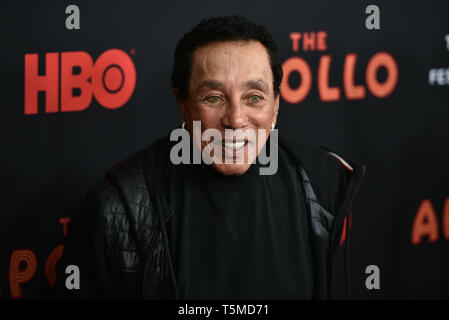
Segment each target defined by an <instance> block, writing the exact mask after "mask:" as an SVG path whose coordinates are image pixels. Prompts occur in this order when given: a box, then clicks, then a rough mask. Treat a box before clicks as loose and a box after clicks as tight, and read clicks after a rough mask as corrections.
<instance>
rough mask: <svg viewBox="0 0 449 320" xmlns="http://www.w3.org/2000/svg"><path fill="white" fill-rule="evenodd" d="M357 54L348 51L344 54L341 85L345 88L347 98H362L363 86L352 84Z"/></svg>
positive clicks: (363, 94)
mask: <svg viewBox="0 0 449 320" xmlns="http://www.w3.org/2000/svg"><path fill="white" fill-rule="evenodd" d="M356 61H357V55H356V54H355V53H350V54H348V55H347V56H346V60H345V66H344V69H343V86H344V89H345V94H346V98H347V99H348V100H355V99H364V98H365V87H364V86H362V85H359V86H356V85H354V72H355V64H356Z"/></svg>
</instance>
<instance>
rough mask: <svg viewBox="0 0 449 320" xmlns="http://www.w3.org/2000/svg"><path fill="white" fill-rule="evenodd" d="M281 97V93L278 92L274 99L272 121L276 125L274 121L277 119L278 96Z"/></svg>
mask: <svg viewBox="0 0 449 320" xmlns="http://www.w3.org/2000/svg"><path fill="white" fill-rule="evenodd" d="M280 97H281V94H278V95H277V97H276V98H275V99H274V114H273V123H274V124H275V125H276V121H277V119H278V112H279V98H280Z"/></svg>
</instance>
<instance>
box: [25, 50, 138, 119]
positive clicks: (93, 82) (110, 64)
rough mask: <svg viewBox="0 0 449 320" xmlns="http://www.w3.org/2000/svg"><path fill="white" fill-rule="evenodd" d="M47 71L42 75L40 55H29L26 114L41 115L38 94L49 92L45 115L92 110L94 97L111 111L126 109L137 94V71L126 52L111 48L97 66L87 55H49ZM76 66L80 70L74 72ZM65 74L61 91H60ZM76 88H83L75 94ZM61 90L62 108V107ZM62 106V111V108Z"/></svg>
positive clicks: (26, 72)
mask: <svg viewBox="0 0 449 320" xmlns="http://www.w3.org/2000/svg"><path fill="white" fill-rule="evenodd" d="M45 64H46V69H45V70H46V71H45V74H44V75H39V74H38V55H37V54H25V114H27V115H28V114H37V113H38V99H37V98H38V92H40V91H43V92H45V100H46V101H45V113H51V112H58V111H61V112H70V111H82V110H85V109H86V108H88V107H89V105H90V104H91V101H92V94H93V95H94V96H95V98H96V100H97V102H98V103H99V104H100V105H102V106H103V107H105V108H107V109H117V108H120V107H121V106H123V105H124V104H125V103H126V102H127V101H128V100H129V98H131V95H132V94H133V92H134V88H135V85H136V69H135V66H134V63H133V61H132V60H131V58H130V57H129V56H128V55H127V54H126V53H125V52H123V51H121V50H118V49H111V50H107V51H105V52H104V53H103V54H101V55H100V56H99V57H98V59H97V61H96V62H95V64H94V63H93V60H92V58H91V57H90V55H89V54H88V53H86V52H82V51H76V52H63V53H61V67H60V68H61V69H60V70H59V53H47V54H46V61H45ZM75 67H76V68H77V69H78V70H80V72H79V73H76V74H75V73H74V69H75ZM59 71H61V88H59V83H58V81H59ZM73 89H79V95H76V96H75V95H74V92H73ZM59 90H60V91H61V105H60V106H59V102H58V99H59V95H58V93H59ZM59 107H60V109H59Z"/></svg>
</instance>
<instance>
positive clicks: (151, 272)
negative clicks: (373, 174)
mask: <svg viewBox="0 0 449 320" xmlns="http://www.w3.org/2000/svg"><path fill="white" fill-rule="evenodd" d="M171 145H172V142H170V141H169V137H168V136H166V137H164V138H162V139H160V140H158V141H156V142H155V143H153V144H152V145H151V146H150V147H148V148H145V149H143V150H140V151H138V152H137V153H135V154H133V155H131V156H130V157H128V158H127V159H125V160H124V161H122V162H121V163H119V164H118V165H116V166H114V167H113V168H111V169H110V170H108V171H107V173H106V180H105V181H104V182H103V183H102V184H100V185H98V186H97V187H95V188H94V189H93V190H91V191H90V192H89V194H88V195H87V196H86V198H85V200H84V202H83V205H82V207H81V210H80V213H79V215H78V216H76V217H75V218H74V219H73V220H72V222H71V223H70V225H69V233H68V236H67V238H66V239H65V248H64V254H63V256H62V258H61V260H60V261H59V262H58V264H57V278H56V291H55V292H56V295H57V297H59V298H83V299H90V298H128V299H141V298H143V299H176V298H178V292H177V285H176V278H175V275H174V271H173V265H172V259H171V256H170V248H169V245H168V239H167V235H166V229H165V225H166V223H167V221H169V219H170V218H171V217H172V216H173V215H174V214H176V212H174V210H173V209H171V207H170V205H169V204H167V203H166V201H165V198H164V195H163V194H162V193H161V191H160V188H158V185H159V184H160V182H161V181H163V179H164V175H165V174H166V172H167V170H169V168H170V165H171V164H170V163H169V161H170V160H169V151H170V147H171ZM279 146H280V147H281V148H285V150H287V152H288V153H289V154H290V155H291V157H292V159H293V161H294V162H295V164H296V166H297V169H298V171H299V172H300V176H301V177H302V183H303V185H304V190H305V198H306V204H307V213H308V218H309V222H310V227H311V230H312V232H311V234H312V239H311V245H312V252H313V257H314V298H316V299H328V298H330V287H331V282H332V279H331V274H332V272H331V268H332V261H333V257H334V255H335V250H336V249H337V247H338V245H339V239H340V237H341V233H342V229H343V221H344V218H345V216H347V215H348V214H349V212H350V209H351V206H352V204H353V201H354V199H355V196H356V193H357V191H358V189H359V187H360V184H361V182H362V178H363V175H364V172H365V167H364V166H361V165H357V164H355V163H354V162H352V161H349V160H347V159H345V160H343V159H342V158H340V157H339V156H337V155H335V154H332V153H331V152H330V151H329V150H325V149H323V148H317V147H310V146H306V145H302V144H297V143H294V142H291V141H287V140H285V139H281V138H280V139H279ZM68 265H77V266H78V267H79V270H80V276H81V279H80V280H81V281H80V289H79V290H68V289H66V287H65V279H66V277H67V275H66V274H65V272H64V271H65V268H66V266H68Z"/></svg>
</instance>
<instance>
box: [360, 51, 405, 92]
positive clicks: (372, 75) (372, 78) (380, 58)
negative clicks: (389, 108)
mask: <svg viewBox="0 0 449 320" xmlns="http://www.w3.org/2000/svg"><path fill="white" fill-rule="evenodd" d="M381 67H385V68H386V69H387V71H388V77H387V80H385V82H384V83H379V82H378V81H377V71H378V70H379V69H380V68H381ZM397 82H398V66H397V64H396V61H395V60H394V59H393V57H392V56H391V55H390V54H389V53H386V52H379V53H377V54H375V55H374V56H373V57H372V58H371V60H370V61H369V63H368V66H367V68H366V83H367V85H368V89H370V91H371V93H372V94H373V95H374V96H376V97H378V98H384V97H386V96H388V95H389V94H390V93H391V92H393V89H394V88H395V87H396V83H397Z"/></svg>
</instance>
